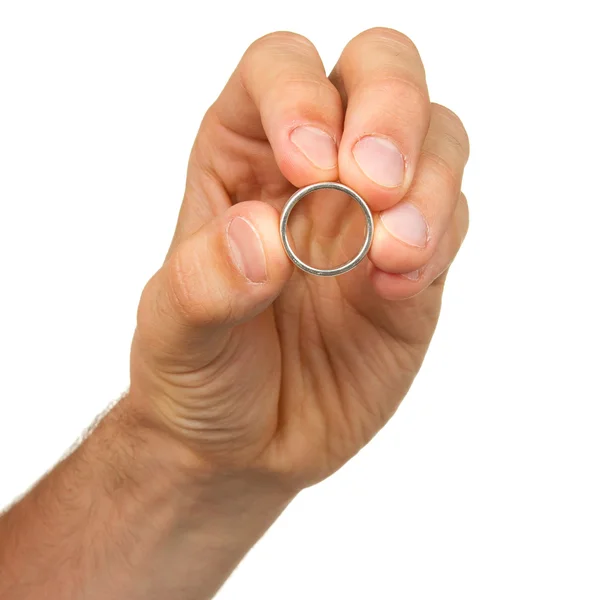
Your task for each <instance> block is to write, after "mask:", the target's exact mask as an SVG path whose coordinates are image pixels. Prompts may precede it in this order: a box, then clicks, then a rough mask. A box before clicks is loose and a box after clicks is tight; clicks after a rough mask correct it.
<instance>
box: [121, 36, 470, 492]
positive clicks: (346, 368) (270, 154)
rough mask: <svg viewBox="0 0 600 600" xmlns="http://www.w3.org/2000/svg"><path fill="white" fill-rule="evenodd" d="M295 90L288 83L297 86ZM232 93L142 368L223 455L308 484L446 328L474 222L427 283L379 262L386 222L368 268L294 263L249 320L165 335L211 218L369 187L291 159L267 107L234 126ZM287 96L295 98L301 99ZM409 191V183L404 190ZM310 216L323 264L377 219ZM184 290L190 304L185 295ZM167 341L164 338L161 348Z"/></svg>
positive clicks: (205, 129) (183, 227)
mask: <svg viewBox="0 0 600 600" xmlns="http://www.w3.org/2000/svg"><path fill="white" fill-rule="evenodd" d="M386 31H387V30H386ZM363 35H364V36H366V35H367V34H363ZM377 35H379V34H377ZM386 35H387V34H386ZM389 35H393V34H389ZM278 43H279V42H278ZM242 64H243V63H242ZM293 66H294V65H292V67H293ZM291 74H292V76H293V75H294V71H293V69H291ZM335 78H336V75H335V74H334V75H332V77H331V79H332V80H335ZM232 79H233V78H232ZM375 84H376V82H375ZM228 85H229V86H230V87H231V85H232V84H231V82H230V84H228ZM293 89H294V86H292V89H289V86H288V93H289V94H291V93H292V92H293ZM337 89H338V93H339V95H340V98H341V100H340V104H341V105H344V104H346V106H343V108H342V112H343V113H344V112H345V113H346V122H347V121H348V118H349V117H348V114H347V111H348V110H349V109H348V106H347V100H346V102H344V94H345V93H346V92H345V88H344V86H343V85H342V86H340V85H339V84H338V85H337ZM226 90H227V89H226ZM224 94H225V92H224ZM229 98H230V97H229ZM220 101H221V105H220V104H219V101H218V102H217V103H216V104H215V105H214V106H213V107H212V108H211V109H210V110H209V112H208V113H207V116H206V117H205V119H204V121H203V124H202V126H201V128H200V131H199V134H198V137H197V139H196V142H195V145H194V149H193V151H192V155H191V159H190V164H189V169H188V181H187V186H186V194H185V198H184V202H183V205H182V210H181V214H180V218H179V222H178V227H177V231H176V234H175V238H174V241H173V245H172V248H171V250H170V252H169V255H168V257H167V260H166V262H165V265H164V266H163V268H162V269H161V271H159V274H157V276H155V278H154V279H155V280H156V281H155V283H154V285H151V284H152V282H151V284H149V286H148V289H147V290H146V291H145V293H144V296H145V297H146V301H144V297H143V298H142V302H141V305H140V315H141V318H140V319H139V325H138V331H137V332H136V340H137V344H136V343H135V342H134V356H133V357H132V365H134V366H132V373H133V374H134V376H135V377H136V378H137V379H143V380H144V382H147V381H151V383H150V384H147V383H145V385H144V386H141V387H144V389H145V391H146V394H147V395H148V396H150V397H151V398H152V400H153V403H154V404H155V405H158V406H159V412H160V414H161V415H162V417H163V418H164V419H166V420H167V421H169V426H170V428H171V429H174V430H176V431H178V432H180V433H181V434H182V435H183V437H184V438H185V439H186V440H188V441H190V442H191V443H192V444H193V445H194V446H195V447H196V448H198V450H199V451H200V453H201V454H203V455H204V456H205V457H207V459H208V460H209V461H212V462H215V463H217V464H219V463H225V464H227V465H232V464H235V465H238V466H239V465H246V466H248V465H252V466H254V467H258V468H261V469H263V468H264V469H267V470H269V471H274V472H277V473H280V474H282V473H285V474H288V475H292V476H293V478H294V479H297V480H298V481H299V482H300V485H307V484H308V483H313V482H315V481H318V480H319V479H322V478H323V477H325V476H327V475H328V474H330V473H331V472H333V471H334V470H335V469H337V468H338V467H339V466H341V465H342V464H343V463H344V462H345V461H346V460H348V458H350V457H351V456H352V455H353V454H354V453H356V452H357V451H358V450H359V449H360V448H361V447H362V446H363V445H364V444H365V443H367V442H368V441H369V440H370V439H371V437H372V436H373V435H374V434H375V433H376V432H377V431H378V429H379V428H380V427H381V426H382V425H383V424H384V423H385V422H386V421H387V420H388V419H389V418H390V416H391V415H392V414H393V412H394V411H395V409H396V408H397V406H398V404H399V403H400V401H401V400H402V398H403V397H404V395H405V394H406V392H407V390H408V388H409V387H410V384H411V383H412V380H413V378H414V376H415V375H416V373H417V371H418V369H419V367H420V364H421V362H422V359H423V357H424V355H425V352H426V349H427V346H428V344H429V341H430V339H431V336H432V334H433V331H434V329H435V325H436V322H437V318H438V314H439V308H440V301H441V294H442V288H443V285H442V282H443V279H444V274H445V272H446V268H447V266H448V264H449V263H450V262H451V260H452V258H453V256H454V254H455V253H456V251H457V249H458V246H459V245H460V242H461V241H462V237H464V232H465V231H466V223H464V224H462V225H461V223H460V219H458V218H457V219H456V221H457V223H458V224H459V225H461V226H460V227H459V226H455V224H454V222H450V224H449V227H447V231H444V232H443V235H442V236H441V239H440V240H439V241H438V243H437V248H435V249H433V250H432V251H431V252H430V253H429V254H425V255H424V256H423V257H422V262H424V263H425V264H419V267H418V268H419V269H420V274H419V276H418V278H417V279H416V280H415V279H414V278H406V277H404V276H403V273H404V272H407V271H411V272H412V271H414V269H412V268H406V267H405V264H408V265H409V267H410V266H411V265H413V264H414V261H413V262H412V263H411V257H410V250H411V249H410V248H409V249H408V251H407V252H405V254H407V255H408V259H406V258H405V257H404V256H399V259H398V260H399V261H400V266H401V267H402V268H401V269H399V270H398V271H396V272H394V271H391V272H390V271H388V270H384V269H380V268H379V265H378V263H381V262H383V264H384V266H386V267H387V262H386V261H387V258H383V259H380V258H379V257H380V255H382V254H383V253H384V252H385V251H388V252H389V248H390V240H389V239H388V238H387V237H386V235H387V234H385V233H382V232H381V225H380V223H379V222H378V227H379V230H380V235H379V236H378V237H377V236H376V240H375V243H374V249H373V251H372V253H371V256H370V260H369V261H363V263H362V264H361V265H359V267H358V268H356V269H355V270H354V271H352V272H350V273H347V274H345V275H343V276H341V277H338V278H320V277H314V276H311V275H306V274H304V273H302V272H300V271H297V270H296V271H293V272H292V269H291V266H290V265H289V264H288V265H286V266H284V267H282V269H283V272H284V275H282V277H283V278H284V279H286V280H287V281H286V282H284V284H283V285H281V289H279V291H278V293H277V294H276V295H275V297H274V299H271V300H272V301H267V302H265V304H264V305H263V304H261V303H259V304H258V306H257V307H255V308H253V309H252V310H250V311H246V312H244V314H242V315H240V317H238V316H237V315H236V316H235V317H234V318H233V319H229V322H228V324H227V325H226V326H225V327H223V326H222V325H220V324H219V325H218V326H214V327H212V328H211V327H206V326H203V327H201V328H200V332H199V333H198V335H197V337H196V336H195V334H194V333H192V334H190V328H189V327H188V325H187V324H186V325H185V329H184V333H181V332H179V333H178V334H177V335H171V334H170V333H169V335H164V334H162V332H163V331H164V328H162V326H161V327H156V325H155V323H154V321H153V319H154V318H155V315H156V313H157V311H156V309H155V308H153V307H155V306H156V304H157V303H156V299H155V297H156V296H157V294H158V295H161V296H164V295H165V294H164V293H161V292H157V289H159V288H160V287H161V286H162V285H164V284H163V283H161V282H164V280H165V279H167V280H169V281H171V280H172V277H171V276H170V275H169V276H167V277H165V275H164V272H165V271H167V272H169V271H171V272H172V271H173V268H172V263H173V262H174V261H175V257H178V255H179V254H181V253H182V252H184V251H187V250H181V249H182V248H185V247H186V245H187V246H190V245H191V244H193V243H196V244H197V242H194V241H193V240H194V237H195V236H198V232H199V231H202V227H203V226H204V225H205V224H206V223H210V222H212V221H214V220H215V219H217V218H219V217H220V216H222V215H223V214H226V213H227V212H228V211H230V210H232V207H237V206H239V205H243V206H242V208H244V207H245V206H255V201H259V202H261V203H262V204H264V205H266V206H269V207H272V209H273V212H274V214H275V215H276V214H277V213H276V212H275V211H279V210H280V209H281V207H282V205H283V203H284V202H285V200H286V199H287V198H288V197H289V195H290V194H291V193H292V192H293V191H294V190H295V189H296V188H295V186H294V185H292V184H295V185H296V186H298V185H305V184H308V183H312V182H314V181H315V180H319V179H323V180H331V179H337V178H340V179H341V180H342V182H344V183H348V184H350V185H353V187H357V186H356V183H355V181H354V180H353V177H352V174H351V173H350V172H348V169H346V171H347V172H348V173H349V176H348V177H347V178H344V169H343V168H342V167H343V164H344V162H343V157H342V156H340V157H339V168H338V169H337V170H336V171H337V172H336V171H333V172H331V173H324V174H323V173H316V174H315V173H314V172H310V169H308V172H306V171H307V169H306V166H304V171H305V172H302V169H301V168H300V169H298V168H297V167H296V166H294V164H293V160H292V158H290V156H289V153H288V155H285V154H284V155H283V156H282V153H281V149H278V148H277V143H276V142H274V140H273V134H272V133H270V132H269V126H268V124H265V122H264V121H265V117H264V116H263V115H262V112H263V111H262V110H261V111H258V112H260V113H261V114H260V115H259V118H257V114H256V112H257V110H256V109H254V111H253V110H252V109H251V108H247V109H245V110H246V113H245V114H241V116H240V113H244V111H241V110H239V109H238V110H237V111H236V117H235V119H234V120H233V122H229V121H228V119H227V113H228V110H229V109H228V108H220V106H222V105H223V99H220ZM230 102H231V99H230ZM287 104H289V105H293V104H294V100H293V98H292V99H291V100H290V101H289V102H288V103H287ZM257 121H258V123H257ZM265 130H266V131H265ZM344 131H345V128H344ZM344 135H345V134H344ZM337 139H339V137H338V138H337ZM449 162H450V161H449ZM461 173H462V170H461V171H460V173H459V174H457V180H458V190H457V191H455V192H456V194H457V196H458V195H459V194H460V174H461ZM336 175H337V177H336ZM413 177H414V178H415V179H416V177H415V176H413ZM422 179H426V178H425V177H423V178H422ZM449 183H450V184H452V183H454V184H456V182H452V181H450V182H449ZM421 185H423V184H421ZM364 187H365V186H364V185H363V189H360V186H358V189H360V192H361V193H362V194H363V197H365V198H366V200H367V202H369V203H370V204H371V206H372V207H373V208H375V209H377V208H383V209H385V208H387V204H389V201H388V200H387V197H386V194H388V195H389V193H388V192H389V190H384V192H383V194H381V193H379V194H378V193H377V192H378V190H375V192H374V193H372V195H371V196H369V195H368V194H367V193H365V190H364ZM368 191H369V189H368V186H367V189H366V192H368ZM434 191H435V190H434ZM396 192H398V190H396ZM408 193H410V192H409V190H402V195H407V194H408ZM398 196H399V194H398V193H397V194H396V197H398ZM396 197H394V200H395V199H396ZM372 198H374V201H373V202H371V199H372ZM248 201H254V202H248ZM458 203H459V202H458V198H457V204H458ZM256 208H258V209H260V207H256ZM249 210H251V209H249ZM260 210H262V209H260ZM294 214H295V213H294ZM253 218H255V216H254V214H253V213H252V212H250V219H253ZM302 218H303V223H304V225H305V227H304V229H303V230H300V231H301V234H302V235H301V236H300V238H298V237H295V240H296V243H297V246H298V245H299V246H300V247H301V248H302V250H303V252H305V253H307V255H308V256H310V257H312V258H314V257H315V256H316V257H318V258H319V259H322V258H323V257H326V260H327V261H329V263H330V264H331V265H333V264H339V263H341V262H343V261H345V260H346V259H347V258H348V256H347V255H348V253H352V250H348V247H352V245H353V242H354V245H355V246H356V244H357V243H358V244H360V242H361V241H362V235H363V223H364V219H363V217H362V216H361V215H360V214H358V213H353V214H351V215H350V216H349V217H348V216H347V215H346V214H344V213H342V211H341V210H340V209H339V206H336V205H335V203H331V204H329V203H326V202H321V203H317V204H315V203H311V204H310V205H309V206H307V207H304V208H303V209H302ZM462 220H463V221H464V220H465V219H464V218H463V219H462ZM271 228H272V223H271ZM303 232H305V233H306V235H304V234H303ZM340 240H342V244H340ZM392 248H393V249H396V250H400V251H402V250H404V249H405V248H404V247H403V246H398V247H396V248H394V247H393V245H392ZM399 254H400V253H399ZM305 255H306V254H305ZM283 260H287V259H285V257H284V258H283ZM403 261H404V263H403ZM406 261H408V262H406ZM175 262H176V264H177V265H178V267H177V268H176V269H175V271H176V273H177V277H176V285H183V286H184V287H185V289H186V292H185V294H184V295H183V297H184V302H187V301H189V300H190V298H192V300H191V302H192V303H193V304H194V306H196V308H198V306H202V298H201V297H193V296H194V295H198V291H197V290H196V288H195V286H194V283H193V282H192V281H191V280H192V279H193V278H198V275H199V270H198V269H196V268H183V269H182V268H181V266H180V261H178V260H177V261H175ZM193 264H194V265H196V264H197V263H195V262H194V263H193ZM313 264H314V261H313ZM161 273H162V274H161ZM190 290H192V291H191V292H190ZM204 293H205V292H204ZM200 295H201V294H200ZM176 296H178V298H177V302H175V304H176V305H178V306H179V308H181V297H182V295H181V294H176ZM184 312H186V315H187V316H189V311H188V310H187V309H186V311H184ZM230 312H231V311H230ZM234 312H235V311H234ZM229 317H231V314H228V318H229ZM174 320H175V321H177V320H178V319H177V318H176V319H174ZM178 327H179V325H178ZM213 329H214V330H215V331H216V333H214V340H213V339H212V338H213V333H212V330H213ZM159 332H161V333H159ZM192 332H193V328H192ZM159 335H160V337H161V343H160V344H157V343H154V342H153V341H152V340H155V339H156V338H157V337H158V336H159ZM182 339H183V343H182ZM207 339H209V340H210V341H209V342H208V343H207ZM157 349H158V350H157ZM136 356H137V358H136ZM165 357H168V359H166V358H165ZM135 363H138V364H142V365H143V367H139V366H138V367H137V368H136V367H135ZM157 390H158V391H157Z"/></svg>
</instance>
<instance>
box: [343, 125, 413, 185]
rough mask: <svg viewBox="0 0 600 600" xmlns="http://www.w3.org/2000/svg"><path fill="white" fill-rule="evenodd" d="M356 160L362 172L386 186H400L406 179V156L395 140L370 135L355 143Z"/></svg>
mask: <svg viewBox="0 0 600 600" xmlns="http://www.w3.org/2000/svg"><path fill="white" fill-rule="evenodd" d="M352 154H354V160H356V162H357V163H358V166H359V167H360V168H361V170H362V172H363V173H364V174H365V175H366V176H367V177H368V178H369V179H371V180H372V181H374V182H375V183H377V184H379V185H382V186H384V187H398V186H400V185H402V182H403V181H404V156H402V152H400V150H398V147H397V146H396V144H394V142H392V141H391V140H388V139H387V138H384V137H379V136H375V135H368V136H366V137H363V138H361V139H360V140H358V142H356V144H354V148H353V149H352Z"/></svg>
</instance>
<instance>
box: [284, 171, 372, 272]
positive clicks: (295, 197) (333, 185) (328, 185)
mask: <svg viewBox="0 0 600 600" xmlns="http://www.w3.org/2000/svg"><path fill="white" fill-rule="evenodd" d="M326 189H331V190H338V191H340V192H344V194H347V195H348V196H350V197H351V198H352V199H353V200H355V201H356V202H358V205H359V206H360V208H361V209H362V211H363V213H364V215H365V219H366V221H367V235H366V238H365V243H364V244H363V245H362V248H361V249H360V252H359V253H358V254H357V255H356V256H355V257H354V258H353V259H352V260H349V261H348V262H347V263H344V264H343V265H341V266H339V267H336V268H335V269H316V268H315V267H311V266H310V265H307V264H306V263H305V262H304V261H302V260H300V259H299V258H298V256H297V255H296V253H295V252H294V251H293V250H292V247H291V246H290V242H289V240H288V235H287V224H288V220H289V218H290V213H291V212H292V209H293V208H294V206H296V204H298V202H300V200H302V198H304V196H308V194H312V193H313V192H316V191H317V190H326ZM373 228H374V225H373V215H372V214H371V211H370V209H369V207H368V205H367V203H366V202H365V201H364V200H363V199H362V198H361V197H360V196H359V195H358V194H357V193H356V192H355V191H354V190H353V189H351V188H349V187H348V186H347V185H344V184H343V183H337V182H334V181H325V182H323V183H313V184H312V185H307V186H306V187H303V188H300V189H299V190H297V191H296V192H295V193H294V194H292V196H290V199H289V200H288V201H287V202H286V204H285V206H284V207H283V212H282V213H281V219H280V221H279V233H280V234H281V241H282V243H283V247H284V248H285V251H286V253H287V255H288V256H289V257H290V260H291V261H292V262H293V263H294V264H295V265H296V266H297V267H298V268H299V269H302V270H303V271H306V273H310V274H311V275H319V276H320V277H335V276H336V275H341V274H342V273H347V272H348V271H351V270H352V269H354V267H356V266H357V265H358V263H360V261H361V260H362V259H363V258H364V257H365V256H366V255H367V253H368V252H369V248H370V247H371V242H372V241H373Z"/></svg>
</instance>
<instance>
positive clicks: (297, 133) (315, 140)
mask: <svg viewBox="0 0 600 600" xmlns="http://www.w3.org/2000/svg"><path fill="white" fill-rule="evenodd" d="M290 140H291V141H292V143H293V144H294V145H295V146H296V147H297V148H298V149H299V150H300V152H302V154H304V156H306V158H308V160H310V162H311V163H312V164H313V165H315V167H318V168H319V169H324V170H327V169H333V167H335V166H336V165H337V146H336V145H335V141H334V140H333V138H332V137H331V136H330V135H329V134H328V133H325V132H324V131H322V130H321V129H318V128H317V127H311V126H310V125H303V126H302V127H296V129H294V131H292V133H291V134H290Z"/></svg>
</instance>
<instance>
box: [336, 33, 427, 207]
mask: <svg viewBox="0 0 600 600" xmlns="http://www.w3.org/2000/svg"><path fill="white" fill-rule="evenodd" d="M331 79H332V81H333V82H334V83H335V84H336V86H337V87H338V88H339V89H340V90H341V93H342V96H343V97H344V98H346V100H347V109H346V118H345V123H344V133H343V136H342V139H341V142H340V149H339V172H340V179H341V181H343V182H344V183H345V184H347V185H349V186H350V187H352V188H354V189H356V190H357V191H358V192H359V193H360V194H361V195H363V196H364V197H365V198H367V199H368V201H369V204H370V206H371V208H372V209H374V210H383V209H385V208H388V207H390V206H392V205H393V204H396V203H397V202H398V201H399V200H400V198H401V197H402V196H403V194H404V193H406V191H407V190H408V189H409V187H410V185H411V181H412V178H413V176H414V173H415V169H416V165H417V160H418V158H419V153H420V151H421V145H422V143H423V140H424V138H425V134H426V133H427V128H428V126H429V110H430V102H429V96H428V92H427V84H426V82H425V71H424V69H423V64H422V63H421V59H420V57H419V53H418V51H417V49H416V48H415V46H414V44H413V43H412V42H411V41H410V40H409V39H408V38H407V37H406V36H405V35H403V34H401V33H399V32H397V31H394V30H392V29H384V28H376V29H370V30H368V31H365V32H364V33H361V34H360V35H358V36H357V37H355V38H354V39H353V40H352V41H351V42H350V43H349V44H348V45H347V46H346V48H345V49H344V51H343V53H342V55H341V57H340V59H339V61H338V63H337V65H336V66H335V68H334V70H333V72H332V74H331Z"/></svg>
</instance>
